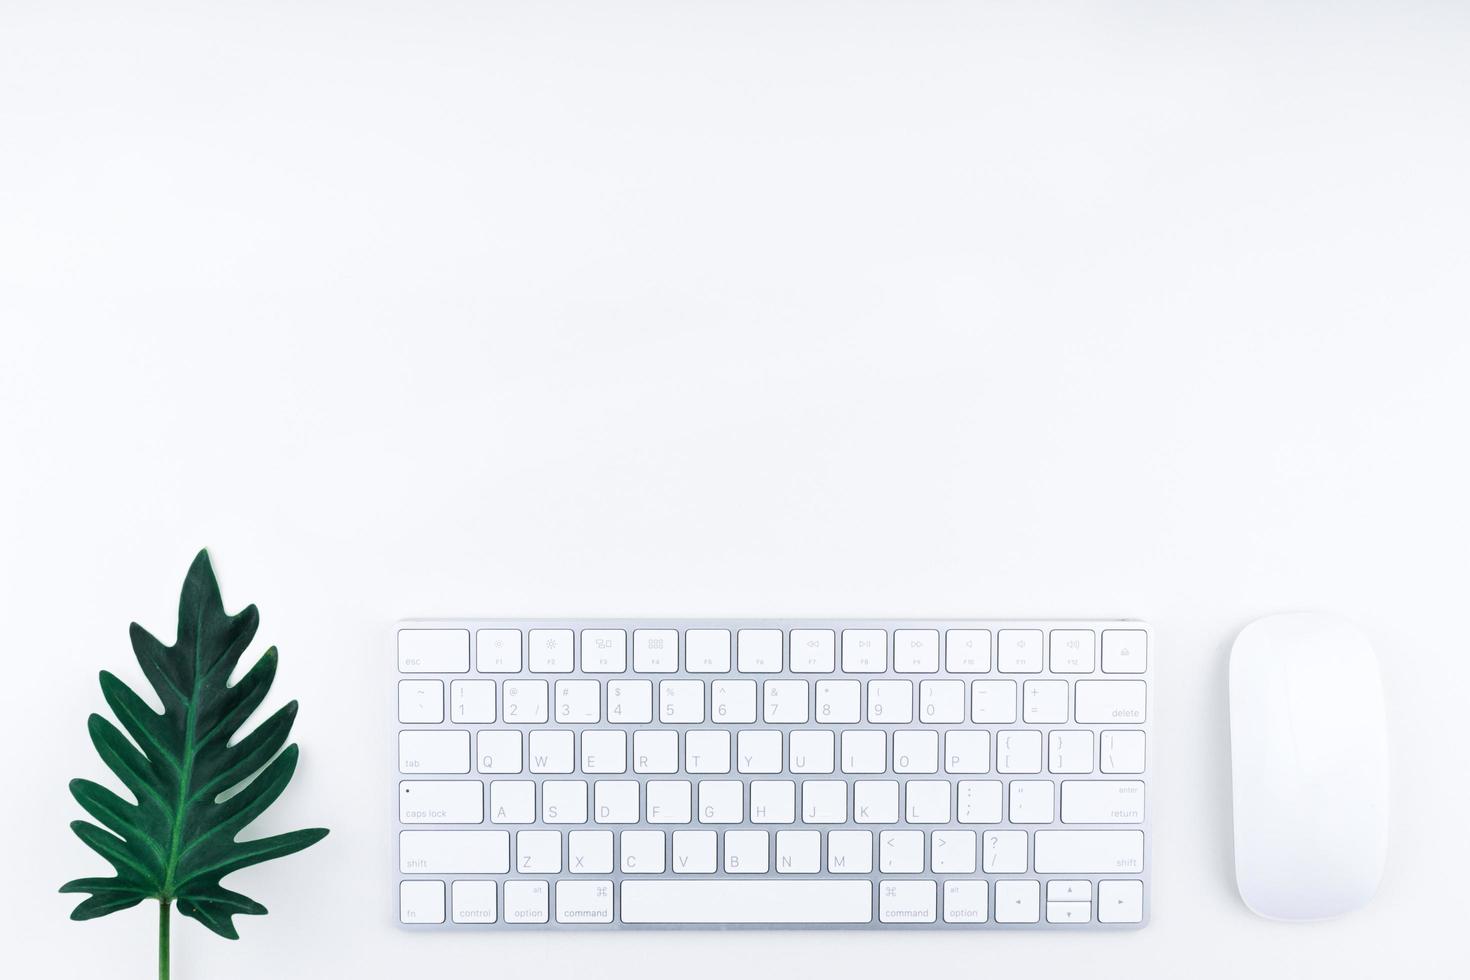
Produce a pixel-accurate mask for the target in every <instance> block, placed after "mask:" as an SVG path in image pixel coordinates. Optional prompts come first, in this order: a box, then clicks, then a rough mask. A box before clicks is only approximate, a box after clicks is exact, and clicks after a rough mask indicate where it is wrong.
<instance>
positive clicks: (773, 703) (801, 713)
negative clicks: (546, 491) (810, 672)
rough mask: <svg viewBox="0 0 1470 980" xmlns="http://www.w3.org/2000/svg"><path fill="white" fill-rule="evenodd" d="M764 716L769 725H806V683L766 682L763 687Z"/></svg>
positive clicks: (762, 715)
mask: <svg viewBox="0 0 1470 980" xmlns="http://www.w3.org/2000/svg"><path fill="white" fill-rule="evenodd" d="M761 693H762V695H763V701H762V705H763V706H762V714H761V717H763V718H764V719H765V721H766V724H768V725H804V724H806V723H807V720H808V712H807V699H808V685H807V682H806V681H766V682H765V683H764V684H762V685H761Z"/></svg>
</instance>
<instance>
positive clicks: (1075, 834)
mask: <svg viewBox="0 0 1470 980" xmlns="http://www.w3.org/2000/svg"><path fill="white" fill-rule="evenodd" d="M1035 860H1036V870H1037V871H1038V872H1040V873H1041V874H1136V873H1138V872H1140V871H1142V870H1143V831H1141V830H1038V831H1037V832H1036V858H1035Z"/></svg>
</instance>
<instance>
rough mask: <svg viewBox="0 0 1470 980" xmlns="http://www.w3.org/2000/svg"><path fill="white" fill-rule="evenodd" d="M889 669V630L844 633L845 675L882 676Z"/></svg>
mask: <svg viewBox="0 0 1470 980" xmlns="http://www.w3.org/2000/svg"><path fill="white" fill-rule="evenodd" d="M887 669H888V631H887V630H843V631H842V672H843V673H845V674H881V673H883V672H884V671H885V670H887Z"/></svg>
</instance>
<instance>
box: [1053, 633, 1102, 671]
mask: <svg viewBox="0 0 1470 980" xmlns="http://www.w3.org/2000/svg"><path fill="white" fill-rule="evenodd" d="M1096 662H1097V639H1096V634H1095V633H1093V632H1092V630H1052V631H1051V672H1052V673H1053V674H1090V673H1092V671H1093V668H1094V667H1095V666H1096Z"/></svg>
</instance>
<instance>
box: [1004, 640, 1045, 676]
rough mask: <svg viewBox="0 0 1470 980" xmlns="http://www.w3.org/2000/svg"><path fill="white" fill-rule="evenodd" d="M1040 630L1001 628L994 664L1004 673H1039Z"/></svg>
mask: <svg viewBox="0 0 1470 980" xmlns="http://www.w3.org/2000/svg"><path fill="white" fill-rule="evenodd" d="M1043 635H1044V634H1043V633H1042V632H1041V630H1001V631H1000V639H999V641H998V644H997V650H996V666H997V667H998V668H999V669H1000V671H1001V673H1004V674H1039V673H1041V647H1042V642H1043V641H1042V636H1043Z"/></svg>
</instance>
